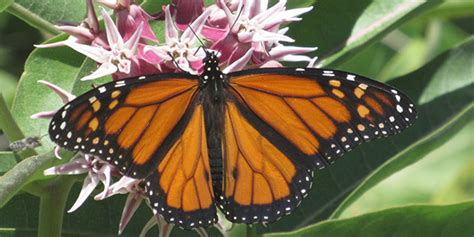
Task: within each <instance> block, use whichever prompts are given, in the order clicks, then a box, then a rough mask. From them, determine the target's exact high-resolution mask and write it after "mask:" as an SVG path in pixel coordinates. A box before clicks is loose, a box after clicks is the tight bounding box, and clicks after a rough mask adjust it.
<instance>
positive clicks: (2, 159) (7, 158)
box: [0, 151, 16, 174]
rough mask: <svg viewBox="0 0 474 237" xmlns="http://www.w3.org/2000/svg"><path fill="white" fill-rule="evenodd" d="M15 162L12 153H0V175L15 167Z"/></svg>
mask: <svg viewBox="0 0 474 237" xmlns="http://www.w3.org/2000/svg"><path fill="white" fill-rule="evenodd" d="M15 164H16V160H15V155H14V154H13V152H9V151H0V174H3V173H5V172H7V171H8V170H10V169H11V168H13V166H15Z"/></svg>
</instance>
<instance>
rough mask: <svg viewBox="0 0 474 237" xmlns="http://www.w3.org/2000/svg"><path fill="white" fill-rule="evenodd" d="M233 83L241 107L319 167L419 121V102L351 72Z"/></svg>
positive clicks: (283, 72)
mask: <svg viewBox="0 0 474 237" xmlns="http://www.w3.org/2000/svg"><path fill="white" fill-rule="evenodd" d="M229 78H230V79H229V84H230V86H231V88H232V89H230V90H229V91H231V93H232V94H234V96H235V97H236V98H237V100H238V101H239V102H240V103H241V104H242V106H241V107H242V108H246V109H247V110H250V111H251V112H252V113H254V114H255V115H256V116H257V117H258V119H259V120H261V121H262V122H264V123H265V124H266V125H268V126H269V127H270V129H264V130H259V131H260V132H262V134H263V135H264V136H266V137H268V138H271V137H282V138H283V139H284V140H286V141H287V142H288V143H289V144H288V146H287V148H286V149H291V150H292V151H294V152H295V153H299V157H300V159H304V160H310V161H312V166H313V167H317V168H323V167H325V166H327V165H328V164H331V163H332V162H334V160H335V159H336V158H338V157H340V156H342V155H343V154H344V153H346V152H348V151H350V150H351V149H353V148H354V147H355V146H356V145H358V144H361V143H363V142H366V141H370V140H373V139H375V138H379V137H384V136H389V135H392V134H396V133H399V132H400V131H401V130H403V129H404V128H406V127H408V126H410V125H411V124H412V123H413V121H414V120H415V118H416V112H415V109H414V106H413V102H411V100H410V99H409V98H408V97H407V96H405V95H404V94H402V93H401V92H399V91H398V90H396V89H395V88H392V87H390V86H388V85H385V84H382V83H379V82H376V81H373V80H370V79H368V78H365V77H362V76H358V75H354V74H349V73H346V72H340V71H329V70H319V69H311V68H307V69H289V68H276V69H264V70H262V69H260V70H250V71H242V72H238V73H233V74H230V75H229ZM251 122H252V121H251ZM278 147H281V146H278Z"/></svg>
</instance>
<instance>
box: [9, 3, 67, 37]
mask: <svg viewBox="0 0 474 237" xmlns="http://www.w3.org/2000/svg"><path fill="white" fill-rule="evenodd" d="M7 12H9V13H10V14H12V15H15V16H16V17H18V18H20V19H22V20H24V21H25V22H26V23H28V24H30V25H31V26H33V27H35V28H37V29H39V30H42V31H45V32H47V33H49V34H52V35H57V34H59V33H60V32H59V31H58V30H57V29H56V27H54V25H53V24H51V23H50V22H48V21H46V20H45V19H43V18H41V17H40V16H38V15H36V14H34V13H33V12H31V11H30V10H28V9H26V8H24V7H23V6H22V5H20V4H18V3H12V4H11V5H10V6H9V7H8V8H7Z"/></svg>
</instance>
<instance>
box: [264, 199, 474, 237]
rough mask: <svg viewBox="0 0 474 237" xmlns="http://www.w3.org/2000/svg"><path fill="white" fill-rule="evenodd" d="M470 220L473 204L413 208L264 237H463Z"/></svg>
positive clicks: (473, 215)
mask: <svg viewBox="0 0 474 237" xmlns="http://www.w3.org/2000/svg"><path fill="white" fill-rule="evenodd" d="M473 219H474V201H470V202H466V203H460V204H454V205H446V206H429V205H413V206H406V207H399V208H392V209H387V210H383V211H378V212H373V213H369V214H365V215H362V216H357V217H353V218H349V219H341V220H333V221H325V222H322V223H319V224H316V225H313V226H309V227H307V228H304V229H301V230H298V231H295V232H291V233H286V234H266V235H264V236H265V237H286V236H292V237H300V236H338V237H344V236H348V237H349V236H350V237H354V236H364V237H371V236H374V237H375V236H377V237H378V236H418V237H424V236H426V237H448V236H466V237H467V236H472V233H474V225H472V220H473Z"/></svg>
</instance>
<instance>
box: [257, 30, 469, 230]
mask: <svg viewBox="0 0 474 237" xmlns="http://www.w3.org/2000/svg"><path fill="white" fill-rule="evenodd" d="M473 53H474V39H473V38H471V39H470V40H469V41H467V42H465V43H464V44H462V45H461V46H459V47H457V48H455V49H452V50H450V51H448V52H446V53H444V54H442V55H440V56H439V57H437V58H436V59H435V60H434V61H432V62H431V63H429V64H427V65H425V66H424V67H423V68H421V69H419V70H417V71H415V72H413V73H411V74H408V75H406V76H404V77H401V78H398V79H396V80H392V81H390V82H389V84H392V85H393V86H395V87H397V88H398V89H400V90H401V91H404V92H406V93H407V94H408V95H409V96H410V97H411V98H412V99H413V100H414V101H415V102H416V104H417V106H418V107H417V109H418V115H419V118H418V119H417V121H416V122H415V124H414V126H413V127H411V128H409V129H407V130H406V131H404V132H402V133H401V134H400V135H397V136H394V137H390V138H386V139H382V140H378V141H374V142H370V143H367V144H364V145H362V146H360V147H359V148H357V149H355V150H354V151H352V152H350V153H349V154H347V155H345V157H344V158H343V159H341V160H339V161H338V162H336V163H335V164H334V165H333V166H332V167H330V168H328V169H324V170H322V171H320V172H316V173H315V181H314V185H313V189H312V190H311V192H310V194H309V195H308V197H307V198H306V199H305V200H303V203H302V205H301V207H300V208H298V209H297V210H296V211H295V212H294V213H293V214H292V215H289V216H287V217H284V218H283V219H282V220H280V221H279V222H277V223H276V224H273V225H270V226H269V228H267V229H261V230H260V231H273V232H275V231H290V230H294V229H299V228H301V227H304V226H307V225H309V224H312V223H315V222H317V221H319V220H322V219H325V218H327V217H328V216H329V215H331V213H332V212H333V211H334V210H335V209H336V208H337V207H338V206H339V205H340V204H341V202H343V201H344V202H343V203H342V204H341V205H340V206H339V207H338V209H337V211H336V213H335V214H333V217H337V216H338V215H339V214H340V213H341V212H342V211H343V210H344V209H345V208H346V207H348V206H349V205H350V204H351V203H352V202H354V201H355V200H356V199H357V198H358V197H360V195H362V194H363V193H365V192H366V191H367V190H369V189H370V188H371V187H372V186H373V185H375V184H377V183H378V182H380V181H381V180H383V179H384V178H386V177H388V176H390V175H391V174H393V173H394V172H396V171H398V170H400V169H402V168H404V167H406V166H408V165H410V164H412V163H414V162H416V161H417V160H419V159H421V158H423V156H424V155H425V154H427V153H428V152H429V151H431V150H433V149H435V148H436V147H437V146H439V145H440V144H441V143H443V142H444V141H446V140H447V139H449V138H450V137H451V136H452V135H453V134H455V133H456V132H457V131H459V129H461V128H462V127H463V125H465V124H466V123H468V122H469V121H470V118H472V116H473V111H474V109H473V106H474V105H473V101H474V98H473V97H474V95H473V93H472V91H474V81H473V78H472V67H471V66H470V65H473V60H474V59H473V58H472V54H473ZM371 173H372V174H371ZM369 174H371V175H370V177H369V178H367V176H368V175H369ZM364 179H366V180H365V181H363V180H364ZM362 181H363V183H362V185H360V186H359V187H357V186H358V185H359V184H361V182H362ZM356 187H357V189H356V190H355V191H354V192H353V193H352V194H351V195H350V196H349V197H348V198H347V199H346V200H344V199H345V198H346V197H347V195H348V194H349V193H350V192H351V191H353V190H354V189H355V188H356Z"/></svg>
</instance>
